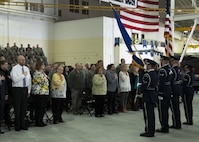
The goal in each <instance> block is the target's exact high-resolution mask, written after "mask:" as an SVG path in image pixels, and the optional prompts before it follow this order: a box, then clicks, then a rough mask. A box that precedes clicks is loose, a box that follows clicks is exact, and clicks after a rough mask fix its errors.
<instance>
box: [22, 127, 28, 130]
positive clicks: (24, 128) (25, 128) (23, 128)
mask: <svg viewBox="0 0 199 142" xmlns="http://www.w3.org/2000/svg"><path fill="white" fill-rule="evenodd" d="M20 129H21V130H28V128H27V127H21V128H20Z"/></svg>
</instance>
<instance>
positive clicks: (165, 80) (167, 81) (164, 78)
mask: <svg viewBox="0 0 199 142" xmlns="http://www.w3.org/2000/svg"><path fill="white" fill-rule="evenodd" d="M158 76H159V85H158V93H159V95H160V96H162V97H171V94H172V88H171V82H172V78H173V72H172V70H171V68H170V67H169V65H168V64H167V65H165V66H163V67H162V68H160V69H159V72H158Z"/></svg>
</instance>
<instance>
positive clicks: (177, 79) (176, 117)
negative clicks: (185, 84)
mask: <svg viewBox="0 0 199 142" xmlns="http://www.w3.org/2000/svg"><path fill="white" fill-rule="evenodd" d="M173 59H174V60H178V58H176V57H173ZM172 72H173V80H172V84H171V85H172V92H173V93H172V96H173V97H172V99H171V103H170V108H171V111H172V122H173V124H172V126H170V128H175V129H180V128H181V118H180V108H179V106H180V102H179V97H180V96H182V74H181V70H180V68H179V67H178V66H177V65H174V66H173V67H172Z"/></svg>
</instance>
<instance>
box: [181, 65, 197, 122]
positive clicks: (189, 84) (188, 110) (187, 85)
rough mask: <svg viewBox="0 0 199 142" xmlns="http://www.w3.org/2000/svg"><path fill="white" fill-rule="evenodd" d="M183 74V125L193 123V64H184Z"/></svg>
mask: <svg viewBox="0 0 199 142" xmlns="http://www.w3.org/2000/svg"><path fill="white" fill-rule="evenodd" d="M184 70H185V75H184V77H183V102H184V110H185V117H186V120H187V122H184V123H183V124H185V125H193V106H192V101H193V96H194V88H193V82H194V80H195V75H194V72H193V66H191V65H190V64H186V65H185V66H184Z"/></svg>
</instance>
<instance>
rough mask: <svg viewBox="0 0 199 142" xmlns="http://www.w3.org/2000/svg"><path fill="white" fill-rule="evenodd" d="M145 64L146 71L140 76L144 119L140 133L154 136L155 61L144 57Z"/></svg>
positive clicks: (155, 100) (144, 135)
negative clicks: (142, 129) (143, 126)
mask: <svg viewBox="0 0 199 142" xmlns="http://www.w3.org/2000/svg"><path fill="white" fill-rule="evenodd" d="M145 64H146V67H147V71H146V72H145V73H144V75H143V78H142V85H141V90H142V93H143V101H142V102H143V114H144V121H145V132H144V133H141V134H140V136H143V137H154V133H155V113H154V107H155V104H156V103H157V95H158V92H157V84H158V74H157V72H156V71H155V69H154V68H155V66H156V65H157V63H156V62H155V61H152V60H149V59H146V60H145Z"/></svg>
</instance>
